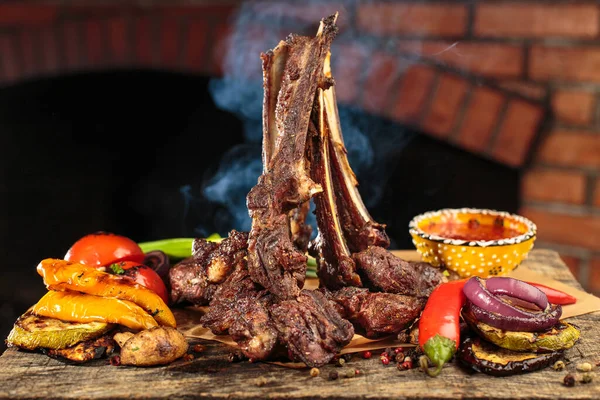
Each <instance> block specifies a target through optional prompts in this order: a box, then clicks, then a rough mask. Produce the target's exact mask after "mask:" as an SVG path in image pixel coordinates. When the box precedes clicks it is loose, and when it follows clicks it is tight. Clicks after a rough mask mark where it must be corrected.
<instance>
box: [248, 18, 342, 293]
mask: <svg viewBox="0 0 600 400" xmlns="http://www.w3.org/2000/svg"><path fill="white" fill-rule="evenodd" d="M335 19H336V16H331V17H328V18H325V19H323V20H322V21H321V26H320V28H319V32H318V33H317V35H316V36H315V37H314V38H308V37H304V36H297V35H290V36H289V37H288V38H287V40H286V42H285V43H286V46H287V59H286V60H285V67H284V71H283V72H282V73H281V85H280V89H279V93H278V95H277V104H276V105H275V112H274V117H275V121H274V125H275V128H276V132H273V131H272V127H273V122H272V121H268V122H267V123H266V126H267V127H266V128H265V129H266V130H268V132H270V133H269V134H268V135H269V137H270V138H272V137H275V141H274V143H275V146H274V148H273V147H271V144H270V143H273V141H268V143H267V145H266V146H265V148H266V150H265V151H264V152H263V154H264V157H267V155H268V154H270V155H271V156H270V157H269V160H268V161H267V163H268V167H266V168H265V171H264V172H263V174H262V175H261V176H260V177H259V179H258V183H257V184H256V185H255V186H254V187H253V188H252V189H251V190H250V192H249V193H248V196H247V206H248V211H249V214H250V217H251V218H252V227H251V229H250V234H249V242H248V250H249V251H248V270H249V271H250V276H251V277H252V279H253V280H254V281H255V282H257V283H259V284H260V285H262V286H263V287H265V288H267V289H268V290H269V291H270V292H271V293H273V294H274V295H275V296H277V297H278V298H281V299H293V298H295V297H297V296H298V295H299V294H300V289H301V288H302V287H303V286H304V278H305V275H306V260H307V258H306V255H305V253H304V252H302V251H301V250H300V249H298V248H297V247H296V246H295V245H294V242H293V239H292V238H291V234H290V227H289V224H290V222H289V212H290V211H291V210H293V209H295V208H297V207H298V206H300V205H302V204H304V203H305V202H307V201H309V200H310V198H311V197H312V196H313V195H314V194H315V193H317V192H319V191H320V190H321V188H320V186H319V185H317V184H316V183H315V182H313V181H312V180H311V179H310V177H309V176H308V173H307V167H306V156H305V147H306V146H305V145H306V137H307V133H308V122H309V117H310V113H311V110H312V106H313V102H314V97H315V93H316V89H317V86H318V85H320V84H322V82H321V81H322V80H323V63H324V60H325V57H326V55H327V53H328V52H329V47H330V45H331V42H332V40H333V38H334V37H335V35H336V33H337V26H336V25H335ZM280 46H282V44H281V43H280ZM275 75H278V74H275ZM272 87H273V88H274V89H273V90H275V87H276V85H272ZM271 96H272V94H270V93H269V98H271ZM268 104H271V103H270V102H269V103H268ZM265 115H267V116H268V117H270V116H272V115H273V113H272V112H271V110H267V111H265Z"/></svg>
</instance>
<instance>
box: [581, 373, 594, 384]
mask: <svg viewBox="0 0 600 400" xmlns="http://www.w3.org/2000/svg"><path fill="white" fill-rule="evenodd" d="M592 378H593V376H592V374H591V373H590V372H586V373H585V374H583V375H582V376H581V383H590V382H591V381H592Z"/></svg>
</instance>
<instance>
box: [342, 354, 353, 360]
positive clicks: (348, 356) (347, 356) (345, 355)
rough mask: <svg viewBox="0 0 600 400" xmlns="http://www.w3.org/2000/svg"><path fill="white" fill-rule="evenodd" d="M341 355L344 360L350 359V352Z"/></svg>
mask: <svg viewBox="0 0 600 400" xmlns="http://www.w3.org/2000/svg"><path fill="white" fill-rule="evenodd" d="M342 357H344V360H346V362H348V361H350V360H352V353H346V354H343V355H342Z"/></svg>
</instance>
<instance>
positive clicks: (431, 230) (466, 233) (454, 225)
mask: <svg viewBox="0 0 600 400" xmlns="http://www.w3.org/2000/svg"><path fill="white" fill-rule="evenodd" d="M422 229H423V230H424V231H425V232H427V233H428V234H430V235H437V236H440V237H443V238H448V239H457V240H469V241H475V240H485V241H489V240H500V239H508V238H512V237H515V236H519V235H521V233H522V232H519V231H518V230H516V229H512V228H508V227H505V226H504V225H503V224H502V223H496V224H494V225H482V224H480V223H479V222H478V221H477V220H474V219H472V220H469V222H468V223H464V222H462V223H461V222H443V223H435V222H432V223H430V224H429V225H427V226H424V227H423V228H422Z"/></svg>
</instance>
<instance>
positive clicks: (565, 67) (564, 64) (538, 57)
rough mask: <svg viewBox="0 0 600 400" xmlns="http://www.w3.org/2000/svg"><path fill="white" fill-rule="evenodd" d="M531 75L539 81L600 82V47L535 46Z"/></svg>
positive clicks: (530, 63)
mask: <svg viewBox="0 0 600 400" xmlns="http://www.w3.org/2000/svg"><path fill="white" fill-rule="evenodd" d="M529 74H530V76H531V78H533V79H537V80H555V81H576V82H583V81H592V82H600V47H594V46H571V47H549V46H533V47H532V48H531V51H530V53H529Z"/></svg>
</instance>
